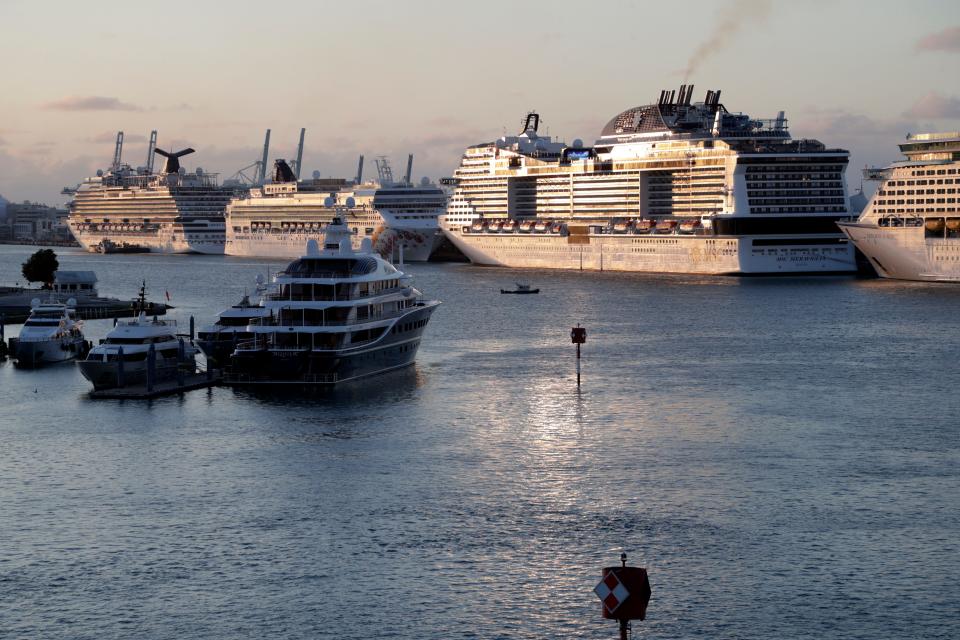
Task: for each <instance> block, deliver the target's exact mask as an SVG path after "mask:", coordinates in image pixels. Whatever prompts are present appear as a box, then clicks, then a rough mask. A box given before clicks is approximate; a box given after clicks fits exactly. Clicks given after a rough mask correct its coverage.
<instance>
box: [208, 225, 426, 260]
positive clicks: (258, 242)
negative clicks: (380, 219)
mask: <svg viewBox="0 0 960 640" xmlns="http://www.w3.org/2000/svg"><path fill="white" fill-rule="evenodd" d="M363 238H370V240H371V242H372V243H373V248H374V250H376V251H377V253H379V254H380V255H382V256H383V257H384V258H386V259H388V260H389V259H396V260H399V259H400V246H401V245H403V260H404V262H426V261H427V260H429V259H430V255H431V254H432V253H433V251H434V250H435V249H436V248H437V247H438V246H439V244H440V241H441V240H442V239H443V236H442V234H440V233H438V232H437V230H436V229H415V228H414V229H394V228H389V227H388V228H380V229H378V230H375V231H373V232H372V233H371V234H369V235H361V234H356V235H354V236H353V238H352V240H351V244H352V245H353V248H354V250H359V249H360V243H361V241H362V240H363ZM322 239H323V231H322V230H313V231H309V232H304V231H294V232H290V231H285V232H283V233H255V232H239V233H237V232H234V231H233V230H232V229H231V230H228V231H227V234H226V250H225V252H226V254H227V255H228V256H243V257H248V258H289V259H293V258H297V257H299V256H301V255H302V254H303V248H304V247H305V246H306V244H307V241H309V240H316V241H317V242H320V241H322Z"/></svg>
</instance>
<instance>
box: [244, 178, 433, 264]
mask: <svg viewBox="0 0 960 640" xmlns="http://www.w3.org/2000/svg"><path fill="white" fill-rule="evenodd" d="M388 175H389V174H388ZM331 201H332V206H331ZM445 207H446V194H445V193H444V192H443V190H441V189H440V188H439V187H436V186H434V185H432V184H420V185H419V186H413V185H412V184H410V183H409V180H407V181H404V182H401V183H394V182H393V181H392V180H389V181H386V182H381V183H366V184H354V183H353V182H351V181H348V180H346V179H342V178H314V179H312V180H299V181H298V180H297V178H296V176H295V174H294V173H293V171H292V170H291V169H290V167H289V166H288V165H287V163H286V162H285V161H283V160H277V161H276V163H275V167H274V175H273V182H272V183H271V184H265V185H263V186H261V187H254V188H252V189H250V190H249V192H248V193H247V194H245V195H244V196H242V197H236V198H234V199H233V200H232V201H231V202H230V204H229V205H228V206H227V212H226V223H227V230H226V253H227V255H233V256H258V257H271V258H296V257H299V256H300V254H301V253H302V252H303V247H304V246H305V245H306V243H307V241H308V240H311V239H313V240H316V239H317V238H319V237H321V235H322V233H323V229H324V228H325V227H326V225H327V224H329V223H330V221H331V220H332V219H333V218H334V216H339V217H340V218H341V219H342V220H343V222H344V223H345V224H347V226H348V227H349V228H350V230H351V232H352V233H353V235H352V238H353V245H354V249H359V247H360V243H361V242H362V241H363V239H364V238H369V239H370V241H371V243H372V245H373V247H374V250H375V251H377V252H378V253H380V254H381V255H382V256H384V257H386V258H388V259H389V258H395V259H401V258H402V259H403V260H404V261H425V260H427V259H429V258H430V254H431V253H433V251H434V249H436V247H437V245H438V244H439V242H440V241H441V240H442V238H443V236H442V232H441V231H440V227H439V224H438V222H437V220H438V218H439V217H440V215H442V214H443V212H444V210H445Z"/></svg>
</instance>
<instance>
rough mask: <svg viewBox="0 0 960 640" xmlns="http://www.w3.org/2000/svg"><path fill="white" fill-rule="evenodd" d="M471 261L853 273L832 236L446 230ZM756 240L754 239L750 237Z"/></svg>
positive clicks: (848, 255) (847, 250)
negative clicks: (773, 241) (773, 242)
mask: <svg viewBox="0 0 960 640" xmlns="http://www.w3.org/2000/svg"><path fill="white" fill-rule="evenodd" d="M444 233H445V234H446V236H447V238H449V239H450V241H451V242H452V243H453V244H454V246H456V247H457V249H459V250H460V251H461V252H462V253H463V254H464V255H465V256H466V257H467V258H468V259H469V260H470V261H471V262H473V263H475V264H480V265H491V266H503V267H512V268H536V269H577V270H585V271H586V270H591V271H629V272H649V273H688V274H705V275H789V274H808V273H813V274H834V273H854V272H855V271H856V261H855V256H854V250H853V246H852V245H851V244H850V243H848V242H837V241H836V239H835V238H828V239H820V238H803V237H795V238H789V239H777V241H778V242H779V243H781V244H776V245H771V244H769V240H770V239H769V238H754V237H745V236H738V237H725V236H698V235H682V234H666V235H660V234H644V235H633V234H624V235H615V234H589V235H582V236H564V235H561V234H545V233H531V234H526V233H524V234H521V233H516V232H513V233H499V234H497V233H482V232H481V233H471V232H464V231H462V230H456V229H449V228H445V229H444ZM757 240H759V241H760V242H756V241H757Z"/></svg>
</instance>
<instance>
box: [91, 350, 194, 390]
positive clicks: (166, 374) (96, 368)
mask: <svg viewBox="0 0 960 640" xmlns="http://www.w3.org/2000/svg"><path fill="white" fill-rule="evenodd" d="M77 365H78V366H79V367H80V373H82V374H83V377H84V378H86V379H87V380H89V381H90V382H91V383H92V384H93V388H94V390H95V391H100V390H101V389H116V388H118V387H120V386H121V384H120V383H121V380H120V372H119V370H118V367H117V363H116V362H115V361H109V362H103V361H101V360H80V361H78V362H77ZM177 368H178V365H177V361H176V360H175V359H174V360H167V359H164V360H161V359H159V358H158V359H157V366H156V376H155V378H154V380H155V382H165V381H167V380H173V379H174V378H176V377H177ZM146 382H147V364H146V361H141V362H124V363H123V380H122V386H124V387H129V386H136V385H143V384H146Z"/></svg>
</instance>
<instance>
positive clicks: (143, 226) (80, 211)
mask: <svg viewBox="0 0 960 640" xmlns="http://www.w3.org/2000/svg"><path fill="white" fill-rule="evenodd" d="M120 140H122V138H121V139H120ZM120 140H118V150H119V145H120ZM154 152H155V153H157V154H159V155H162V156H164V157H166V162H165V163H164V168H163V170H162V171H160V172H159V173H154V172H153V171H152V170H150V169H149V168H140V169H134V168H132V167H130V166H129V165H127V164H121V163H120V162H119V151H118V154H117V156H116V158H115V162H114V164H113V166H112V167H111V168H110V169H109V170H108V171H106V172H103V171H98V172H97V175H96V176H94V177H92V178H88V179H87V180H85V181H84V182H83V183H82V184H80V185H79V186H78V187H77V188H76V190H75V191H74V192H73V200H72V202H71V203H70V215H69V218H68V221H67V223H68V225H69V227H70V231H71V233H72V234H73V237H74V238H76V240H77V242H79V243H80V245H81V246H82V247H83V248H84V249H86V250H88V251H104V252H107V251H108V248H109V247H113V246H119V247H124V248H126V249H127V250H131V249H137V248H139V249H142V250H148V251H151V252H158V253H213V254H218V253H219V254H222V253H223V248H224V241H225V236H224V222H223V218H224V210H225V209H226V206H227V203H228V202H229V201H230V198H231V197H232V196H233V190H232V189H229V188H227V187H223V186H220V185H219V184H218V181H217V174H215V173H204V172H203V170H202V169H197V170H196V171H195V172H193V173H187V172H185V171H183V170H181V168H180V163H179V158H180V157H182V156H184V155H187V154H188V153H193V149H184V150H182V151H178V152H176V153H167V152H165V151H163V150H161V149H155V150H154Z"/></svg>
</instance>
